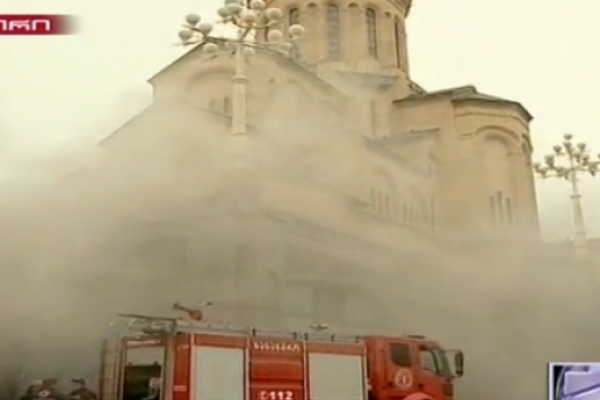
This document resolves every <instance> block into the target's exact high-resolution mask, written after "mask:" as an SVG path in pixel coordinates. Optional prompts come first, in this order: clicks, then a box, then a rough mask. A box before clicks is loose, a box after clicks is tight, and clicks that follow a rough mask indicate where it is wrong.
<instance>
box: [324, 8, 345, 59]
mask: <svg viewBox="0 0 600 400" xmlns="http://www.w3.org/2000/svg"><path fill="white" fill-rule="evenodd" d="M340 33H341V32H340V8H339V7H338V6H337V5H335V4H329V5H328V6H327V56H328V57H329V59H331V60H339V59H340V57H341V52H342V51H341V50H342V49H341V45H340Z"/></svg>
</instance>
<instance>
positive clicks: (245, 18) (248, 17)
mask: <svg viewBox="0 0 600 400" xmlns="http://www.w3.org/2000/svg"><path fill="white" fill-rule="evenodd" d="M240 20H241V21H242V22H243V23H244V24H248V25H251V24H253V23H255V22H256V20H257V16H256V13H255V12H254V11H252V10H246V11H244V13H243V14H242V15H241V17H240Z"/></svg>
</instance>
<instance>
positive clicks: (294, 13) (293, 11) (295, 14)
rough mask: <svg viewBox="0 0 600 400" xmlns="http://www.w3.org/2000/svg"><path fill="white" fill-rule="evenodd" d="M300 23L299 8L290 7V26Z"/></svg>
mask: <svg viewBox="0 0 600 400" xmlns="http://www.w3.org/2000/svg"><path fill="white" fill-rule="evenodd" d="M298 23H300V11H299V10H298V8H290V10H289V11H288V26H292V25H294V24H298Z"/></svg>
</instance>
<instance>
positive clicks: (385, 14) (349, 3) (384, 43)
mask: <svg viewBox="0 0 600 400" xmlns="http://www.w3.org/2000/svg"><path fill="white" fill-rule="evenodd" d="M411 4H412V0H274V1H273V2H272V3H271V4H270V5H272V6H273V7H278V8H281V9H282V10H284V13H285V18H284V26H282V28H283V29H286V28H287V27H288V26H289V25H292V24H296V23H299V24H301V25H303V26H304V27H305V28H306V35H305V37H304V38H303V39H302V41H301V42H299V43H297V45H296V49H295V54H294V58H295V59H296V61H297V62H299V63H301V64H302V65H304V66H305V67H307V68H309V69H311V70H313V71H314V72H315V73H317V74H318V75H319V76H321V77H322V78H324V79H326V80H328V81H334V80H335V79H336V76H337V77H339V76H340V75H342V76H343V75H347V76H350V75H354V78H356V75H362V78H361V79H365V77H366V76H371V77H372V79H371V80H373V79H379V80H380V81H382V80H383V81H386V82H385V83H383V82H382V84H383V85H385V86H389V85H390V84H391V82H398V83H400V84H401V85H402V86H406V82H408V80H409V75H410V69H409V61H408V49H407V41H406V29H405V20H406V17H407V16H408V14H409V12H410V8H411ZM350 77H352V76H350Z"/></svg>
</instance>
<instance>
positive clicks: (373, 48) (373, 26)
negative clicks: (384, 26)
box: [366, 8, 377, 58]
mask: <svg viewBox="0 0 600 400" xmlns="http://www.w3.org/2000/svg"><path fill="white" fill-rule="evenodd" d="M366 19H367V46H368V48H369V55H370V56H371V57H373V58H377V13H376V12H375V10H373V9H372V8H367V11H366Z"/></svg>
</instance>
